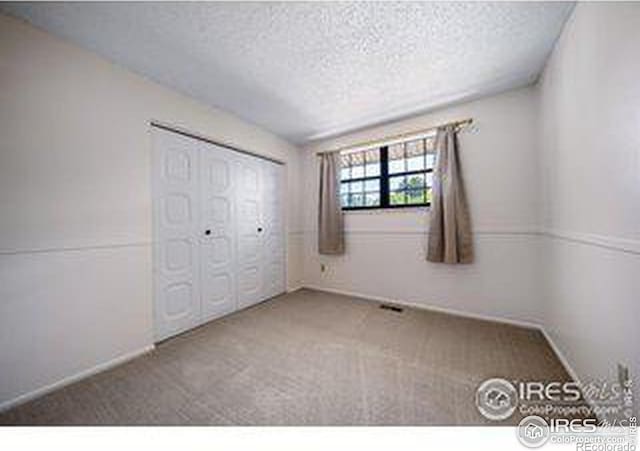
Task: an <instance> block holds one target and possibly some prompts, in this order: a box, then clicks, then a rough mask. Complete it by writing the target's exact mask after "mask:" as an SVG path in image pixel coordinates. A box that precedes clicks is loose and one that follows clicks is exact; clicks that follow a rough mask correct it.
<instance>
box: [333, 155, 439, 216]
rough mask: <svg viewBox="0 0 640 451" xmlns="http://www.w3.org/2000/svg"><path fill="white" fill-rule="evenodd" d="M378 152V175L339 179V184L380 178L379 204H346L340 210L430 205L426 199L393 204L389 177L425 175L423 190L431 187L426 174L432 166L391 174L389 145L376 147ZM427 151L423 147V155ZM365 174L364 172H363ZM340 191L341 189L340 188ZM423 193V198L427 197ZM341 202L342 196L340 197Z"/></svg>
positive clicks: (423, 206) (422, 206)
mask: <svg viewBox="0 0 640 451" xmlns="http://www.w3.org/2000/svg"><path fill="white" fill-rule="evenodd" d="M378 150H379V152H380V163H379V164H380V175H379V176H370V177H358V178H350V179H345V180H342V178H341V179H340V186H341V187H342V184H346V183H351V182H366V181H367V180H378V179H379V180H380V205H362V206H354V207H351V206H348V207H344V206H343V207H341V208H342V211H359V210H394V209H399V208H426V207H429V206H431V202H429V201H428V200H426V201H425V202H423V203H414V204H397V205H393V204H391V203H390V202H389V200H390V199H389V178H390V177H400V176H411V175H417V174H424V175H425V191H427V190H429V189H432V187H430V186H428V185H426V178H427V174H430V173H433V168H432V167H431V168H425V169H419V170H415V171H405V172H397V173H393V174H389V146H381V147H379V148H378ZM427 153H428V152H427V151H426V149H425V155H426V154H427ZM365 175H366V174H365ZM340 192H342V190H340ZM427 197H428V196H426V193H425V199H427ZM341 202H342V197H341Z"/></svg>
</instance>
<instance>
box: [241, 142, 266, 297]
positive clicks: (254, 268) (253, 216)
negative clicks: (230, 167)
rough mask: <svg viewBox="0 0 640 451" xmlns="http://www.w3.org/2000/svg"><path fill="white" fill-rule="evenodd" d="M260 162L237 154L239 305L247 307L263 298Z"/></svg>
mask: <svg viewBox="0 0 640 451" xmlns="http://www.w3.org/2000/svg"><path fill="white" fill-rule="evenodd" d="M262 164H263V160H261V159H258V158H255V157H251V156H248V155H239V156H238V163H237V173H236V177H237V183H238V189H237V196H236V201H237V205H238V216H237V218H238V306H239V307H240V308H244V307H248V306H250V305H253V304H256V303H258V302H260V301H262V300H263V299H265V298H264V293H263V283H262V274H263V268H262V240H263V232H264V227H263V224H262V210H263V201H262V185H263V181H262Z"/></svg>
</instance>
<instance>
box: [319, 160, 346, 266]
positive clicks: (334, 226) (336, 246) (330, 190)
mask: <svg viewBox="0 0 640 451" xmlns="http://www.w3.org/2000/svg"><path fill="white" fill-rule="evenodd" d="M318 251H319V252H320V253H321V254H328V255H336V254H343V253H344V221H343V218H342V206H341V205H340V153H339V152H331V153H323V154H320V197H319V205H318Z"/></svg>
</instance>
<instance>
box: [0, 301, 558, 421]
mask: <svg viewBox="0 0 640 451" xmlns="http://www.w3.org/2000/svg"><path fill="white" fill-rule="evenodd" d="M489 377H503V378H506V379H521V380H522V379H524V380H569V376H568V375H567V373H566V371H565V370H564V368H563V367H562V365H561V364H560V362H559V361H558V359H557V358H556V356H555V354H554V353H553V351H552V350H551V348H550V347H549V345H548V344H547V342H546V341H545V339H544V337H543V336H542V334H541V333H540V332H539V331H537V330H531V329H526V328H520V327H514V326H510V325H505V324H499V323H493V322H488V321H480V320H475V319H469V318H463V317H458V316H452V315H447V314H443V313H436V312H432V311H426V310H418V309H411V308H404V311H402V312H400V313H399V312H393V311H389V310H383V309H380V308H379V304H378V303H377V302H374V301H369V300H364V299H359V298H353V297H347V296H340V295H336V294H329V293H324V292H319V291H312V290H306V289H305V290H300V291H297V292H295V293H291V294H287V295H282V296H278V297H276V298H274V299H272V300H269V301H267V302H264V303H262V304H259V305H257V306H254V307H252V308H249V309H246V310H243V311H241V312H237V313H235V314H232V315H230V316H227V317H225V318H222V319H219V320H216V321H213V322H211V323H209V324H206V325H204V326H202V327H200V328H198V329H195V330H193V331H190V332H188V333H185V334H183V335H181V336H178V337H175V338H173V339H170V340H167V341H165V342H163V343H161V344H159V345H158V346H157V348H156V349H155V350H154V351H153V352H151V353H150V354H148V355H145V356H142V357H139V358H137V359H135V360H132V361H130V362H129V363H126V364H123V365H121V366H118V367H116V368H114V369H111V370H109V371H106V372H103V373H100V374H98V375H96V376H93V377H91V378H88V379H85V380H83V381H80V382H78V383H75V384H73V385H70V386H67V387H65V388H63V389H60V390H58V391H56V392H53V393H51V394H49V395H46V396H44V397H41V398H39V399H36V400H34V401H31V402H29V403H27V404H24V405H21V406H18V407H16V408H14V409H13V410H10V411H8V412H5V413H4V414H2V415H0V424H32V425H42V424H52V425H53V424H56V425H61V424H84V425H89V424H91V425H468V424H487V423H489V422H488V421H487V420H485V419H484V418H483V417H482V416H481V415H480V414H479V413H478V411H477V409H476V407H475V404H474V397H475V390H476V388H477V386H478V385H479V384H480V383H481V382H482V381H483V380H485V379H487V378H489ZM518 419H519V417H518V416H517V415H516V416H514V417H512V418H511V419H510V420H509V421H508V423H509V424H513V423H517V421H518ZM492 424H495V423H492Z"/></svg>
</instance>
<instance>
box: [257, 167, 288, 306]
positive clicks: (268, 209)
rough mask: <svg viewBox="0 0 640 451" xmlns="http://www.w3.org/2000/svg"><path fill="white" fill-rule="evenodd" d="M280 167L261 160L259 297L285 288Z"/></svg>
mask: <svg viewBox="0 0 640 451" xmlns="http://www.w3.org/2000/svg"><path fill="white" fill-rule="evenodd" d="M282 175H283V167H282V166H281V165H279V164H276V163H272V162H270V161H263V162H262V180H263V183H262V199H263V202H262V205H263V208H262V223H263V229H264V231H263V232H262V233H263V246H262V262H263V263H262V267H263V268H264V270H263V296H262V297H263V299H267V298H270V297H273V296H276V295H278V294H281V293H283V292H284V291H285V251H284V248H285V239H284V230H285V227H284V208H283V204H282V201H283V199H284V186H283V185H284V183H283V177H282Z"/></svg>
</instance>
